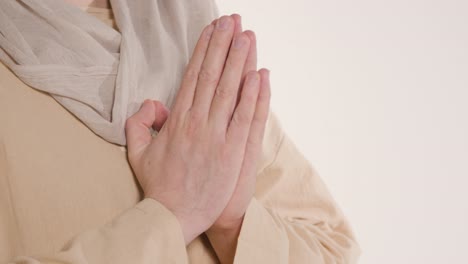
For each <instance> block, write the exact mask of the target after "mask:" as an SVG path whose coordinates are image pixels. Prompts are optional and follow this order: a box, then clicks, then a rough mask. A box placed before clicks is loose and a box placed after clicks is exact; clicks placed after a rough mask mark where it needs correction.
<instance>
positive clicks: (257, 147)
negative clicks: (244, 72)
mask: <svg viewBox="0 0 468 264" xmlns="http://www.w3.org/2000/svg"><path fill="white" fill-rule="evenodd" d="M259 73H260V80H261V81H260V91H259V94H258V98H257V104H256V106H255V114H254V116H253V119H252V123H251V125H250V131H249V136H248V139H247V145H246V147H245V156H244V164H243V166H242V167H243V168H245V169H246V170H249V171H246V172H245V173H241V175H256V171H255V170H256V162H257V160H258V157H259V155H260V153H261V151H262V142H263V137H264V134H265V126H266V122H267V119H268V114H269V112H270V98H271V89H270V72H269V71H268V70H266V69H261V70H260V71H259Z"/></svg>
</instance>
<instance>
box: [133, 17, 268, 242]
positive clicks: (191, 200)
mask: <svg viewBox="0 0 468 264" xmlns="http://www.w3.org/2000/svg"><path fill="white" fill-rule="evenodd" d="M234 28H235V25H234V20H233V18H232V17H229V16H224V17H222V18H220V19H218V20H217V21H216V25H209V26H207V27H206V28H205V29H204V30H203V33H202V34H201V37H200V39H199V41H198V43H197V45H196V47H195V50H194V53H193V55H192V58H191V60H190V62H189V64H188V66H187V69H186V72H185V74H184V77H183V81H182V84H181V87H180V90H179V93H178V95H177V98H176V102H175V104H174V106H173V108H172V109H171V113H170V114H168V110H167V109H165V107H164V106H163V105H162V104H161V103H160V102H157V101H152V100H146V101H145V102H144V103H143V105H142V107H141V109H140V110H139V111H138V112H137V113H136V114H135V115H133V116H132V117H130V118H129V119H128V120H127V123H126V134H127V145H128V158H129V162H130V164H131V166H132V168H133V170H134V172H135V174H136V176H137V179H138V181H139V183H140V185H141V187H142V188H143V191H144V193H145V197H147V198H152V199H155V200H157V201H158V202H160V203H161V204H163V205H164V206H165V207H166V208H167V209H169V210H170V211H171V212H172V213H173V214H174V215H175V216H176V217H177V219H178V220H179V223H180V225H181V227H182V231H183V234H184V238H185V242H186V244H188V243H190V242H191V241H192V240H193V239H194V238H196V237H197V236H198V235H200V234H201V233H203V232H204V231H206V230H207V229H208V228H210V226H211V225H212V224H213V223H214V222H215V221H216V219H217V218H218V217H219V215H220V214H221V212H222V211H223V210H224V208H225V207H226V205H227V203H228V202H229V200H230V198H231V196H232V194H233V191H234V189H235V187H236V182H237V180H238V177H239V174H240V170H241V166H242V162H243V159H244V155H245V149H246V144H247V140H248V136H249V130H250V126H251V123H252V119H253V117H254V114H255V112H256V111H258V109H257V108H256V105H257V98H258V94H259V91H260V82H261V80H260V79H261V77H260V74H259V73H258V72H257V71H251V72H249V73H248V74H247V76H246V78H245V81H244V82H243V84H242V91H241V95H240V100H239V102H238V103H237V104H236V100H237V95H238V92H239V87H240V86H241V79H242V75H243V69H244V65H245V62H246V60H247V55H248V52H249V46H250V39H249V37H248V36H247V34H246V33H236V34H235V33H234ZM231 43H232V45H231ZM263 110H264V109H261V111H263ZM150 127H153V128H154V129H156V130H159V133H158V134H157V136H156V137H152V136H151V134H150V131H149V128H150Z"/></svg>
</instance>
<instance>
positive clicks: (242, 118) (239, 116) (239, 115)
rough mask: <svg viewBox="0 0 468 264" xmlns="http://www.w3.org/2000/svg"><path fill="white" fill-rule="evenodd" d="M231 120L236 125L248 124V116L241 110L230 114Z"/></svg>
mask: <svg viewBox="0 0 468 264" xmlns="http://www.w3.org/2000/svg"><path fill="white" fill-rule="evenodd" d="M232 122H233V123H234V124H237V125H242V126H245V125H249V124H250V118H249V116H248V115H247V114H246V113H244V112H242V111H236V112H234V114H233V115H232Z"/></svg>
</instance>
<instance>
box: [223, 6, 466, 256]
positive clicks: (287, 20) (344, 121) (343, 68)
mask: <svg viewBox="0 0 468 264" xmlns="http://www.w3.org/2000/svg"><path fill="white" fill-rule="evenodd" d="M218 3H219V7H220V11H221V13H224V14H230V13H232V12H237V13H239V14H241V15H242V17H243V22H244V25H245V26H246V28H249V29H252V30H254V31H255V32H256V33H257V38H258V42H259V61H260V65H259V66H260V67H267V68H269V69H271V78H272V84H273V98H272V100H273V101H272V105H273V109H274V111H275V112H276V113H277V114H278V115H279V117H280V119H281V121H282V124H283V126H284V128H285V129H286V131H287V132H288V134H289V135H290V136H291V138H292V139H293V140H294V141H295V142H296V144H297V145H298V147H299V148H300V149H301V150H302V151H303V153H304V154H305V155H306V156H307V157H308V158H309V159H310V161H311V162H312V163H313V164H314V165H315V167H316V168H317V169H318V171H319V172H320V174H321V176H322V178H323V179H324V181H325V182H326V184H327V186H328V187H329V189H330V190H331V192H332V194H333V196H334V197H335V198H336V200H337V202H338V203H339V205H340V206H341V207H342V209H343V211H344V212H345V214H346V215H347V217H348V218H349V220H350V222H351V224H352V226H353V228H354V231H355V233H356V235H357V238H358V241H359V243H360V245H361V247H362V249H363V254H362V256H361V259H360V260H361V261H360V263H364V264H376V263H379V264H387V263H388V264H402V263H425V264H426V263H427V264H432V263H434V264H435V263H437V264H441V263H444V264H445V263H468V191H467V189H468V1H466V0H459V1H456V0H444V1H442V0H438V1H435V0H432V1H431V0H424V1H423V0H387V1H382V0H355V1H345V0H336V1H333V0H327V1H315V0H288V1H278V0H268V1H267V0H258V1H252V0H236V1H227V0H218Z"/></svg>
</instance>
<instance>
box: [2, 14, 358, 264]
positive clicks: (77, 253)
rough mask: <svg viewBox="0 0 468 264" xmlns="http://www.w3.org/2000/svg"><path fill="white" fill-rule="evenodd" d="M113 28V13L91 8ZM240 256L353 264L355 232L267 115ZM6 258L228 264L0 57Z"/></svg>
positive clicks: (31, 262) (121, 157)
mask: <svg viewBox="0 0 468 264" xmlns="http://www.w3.org/2000/svg"><path fill="white" fill-rule="evenodd" d="M87 11H88V12H89V13H90V14H92V15H94V16H96V17H99V18H100V19H101V20H102V21H104V22H105V23H106V24H108V25H109V26H111V25H112V24H113V23H114V22H113V21H112V19H110V18H111V17H112V16H110V15H109V10H107V9H97V8H92V9H87ZM265 133H266V134H265V138H264V142H263V148H262V156H261V162H260V164H259V167H258V176H257V184H256V192H255V198H254V199H253V200H252V202H251V204H250V205H249V207H248V210H247V212H246V215H245V219H244V223H243V226H242V230H241V233H240V237H239V239H238V246H237V250H236V256H235V261H234V262H235V263H356V262H357V259H358V256H359V254H360V249H359V246H358V244H357V242H356V239H355V237H354V235H353V232H352V230H351V227H350V225H349V223H348V221H347V220H346V218H345V217H344V215H343V213H342V211H341V210H340V209H339V207H338V205H337V204H336V202H335V201H334V200H333V198H332V197H331V195H330V193H329V191H328V190H327V187H326V186H325V184H324V183H323V181H322V180H321V178H320V176H319V175H318V173H317V172H316V170H315V169H314V168H313V167H312V165H311V164H310V163H309V162H308V161H307V160H306V159H305V158H304V157H303V155H302V154H301V153H300V152H299V151H298V149H297V148H296V147H295V146H294V144H293V142H292V141H291V139H290V138H289V137H288V136H287V135H286V134H285V133H284V131H283V129H282V127H281V125H280V122H279V121H278V119H277V117H276V115H275V114H274V113H273V112H271V113H270V115H269V119H268V122H267V128H266V132H265ZM0 263H26V264H36V263H49V264H51V263H71V264H85V263H86V264H92V263H117V264H118V263H134V264H138V263H208V264H210V263H219V260H218V259H217V257H216V253H215V252H214V250H213V248H212V246H211V244H210V242H209V240H208V239H207V237H206V236H205V235H204V234H202V235H201V236H199V237H198V238H196V239H195V240H194V241H193V242H192V243H191V244H190V245H189V246H188V247H185V245H184V238H183V235H182V232H181V229H180V226H179V223H178V221H177V219H176V218H175V216H174V215H173V214H172V213H171V212H170V211H169V210H167V209H166V208H165V207H164V206H163V205H161V204H160V203H158V202H157V201H155V200H152V199H144V200H142V193H141V190H140V189H139V187H138V183H137V181H136V179H135V177H134V175H133V173H132V170H131V167H130V165H129V164H128V162H127V158H126V148H125V147H119V146H118V145H116V144H111V143H109V142H108V141H106V140H104V139H103V138H101V137H98V136H96V134H94V133H93V132H91V131H90V130H89V129H88V128H87V127H86V126H85V124H84V123H83V122H81V121H80V120H78V119H77V118H76V117H75V116H73V115H72V114H70V112H68V111H66V110H65V109H64V108H63V107H62V106H61V105H60V104H58V103H57V101H56V100H54V98H53V97H51V96H50V94H48V93H44V92H41V91H39V90H37V89H31V87H30V86H28V85H26V84H24V83H23V82H22V81H21V80H20V79H19V78H18V77H17V76H16V75H15V74H14V73H13V72H11V71H10V70H9V69H8V68H7V67H6V66H5V65H3V64H1V63H0Z"/></svg>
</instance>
